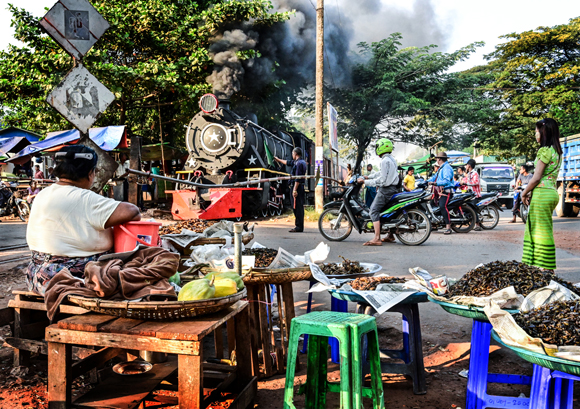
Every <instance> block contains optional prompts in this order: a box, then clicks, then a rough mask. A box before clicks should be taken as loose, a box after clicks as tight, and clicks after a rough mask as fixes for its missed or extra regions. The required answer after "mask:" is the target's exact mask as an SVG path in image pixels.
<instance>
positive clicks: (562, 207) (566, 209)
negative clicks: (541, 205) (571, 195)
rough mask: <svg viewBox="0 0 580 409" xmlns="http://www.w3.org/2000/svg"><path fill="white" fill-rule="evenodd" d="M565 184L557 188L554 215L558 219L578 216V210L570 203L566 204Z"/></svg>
mask: <svg viewBox="0 0 580 409" xmlns="http://www.w3.org/2000/svg"><path fill="white" fill-rule="evenodd" d="M565 185H566V184H565V183H560V186H558V197H559V199H558V205H557V206H556V214H557V215H558V217H576V216H578V210H580V208H579V207H578V206H574V204H572V203H566V201H565V200H566V192H565V191H564V189H565V187H566V186H565Z"/></svg>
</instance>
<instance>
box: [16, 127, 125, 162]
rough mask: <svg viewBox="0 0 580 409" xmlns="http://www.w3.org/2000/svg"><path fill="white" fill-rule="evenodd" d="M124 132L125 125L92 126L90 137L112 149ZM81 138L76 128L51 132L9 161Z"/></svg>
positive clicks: (101, 145) (106, 149)
mask: <svg viewBox="0 0 580 409" xmlns="http://www.w3.org/2000/svg"><path fill="white" fill-rule="evenodd" d="M124 132H125V125H120V126H106V127H103V128H91V129H89V137H90V138H91V139H92V140H93V142H95V143H96V144H97V145H99V147H100V148H101V149H103V150H104V151H112V150H113V149H115V148H116V147H117V146H118V145H119V143H120V142H121V140H122V138H123V133H124ZM79 138H80V134H79V131H78V130H76V129H72V130H70V131H58V132H50V133H49V134H48V135H47V137H46V139H45V140H44V141H42V142H37V143H35V144H32V145H30V146H27V147H26V148H24V149H22V150H21V151H20V152H18V153H17V154H16V155H15V156H13V157H12V158H10V159H9V160H8V162H12V161H15V160H17V159H21V158H22V157H24V156H28V155H34V154H35V153H38V152H41V151H44V150H46V149H51V148H55V147H57V146H59V145H64V144H65V143H71V142H74V141H76V140H78V139H79Z"/></svg>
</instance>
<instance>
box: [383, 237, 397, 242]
mask: <svg viewBox="0 0 580 409" xmlns="http://www.w3.org/2000/svg"><path fill="white" fill-rule="evenodd" d="M381 241H382V242H383V243H394V242H395V238H394V237H391V238H388V237H385V238H384V239H381Z"/></svg>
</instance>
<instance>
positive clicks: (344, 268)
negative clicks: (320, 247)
mask: <svg viewBox="0 0 580 409" xmlns="http://www.w3.org/2000/svg"><path fill="white" fill-rule="evenodd" d="M339 257H340V258H341V259H342V260H343V262H342V263H324V264H322V265H321V266H320V268H321V270H322V272H323V273H324V274H326V275H329V276H339V275H351V274H364V273H366V272H367V271H366V270H365V269H364V268H363V267H362V266H361V265H360V262H358V261H352V260H349V259H347V258H344V257H342V256H339Z"/></svg>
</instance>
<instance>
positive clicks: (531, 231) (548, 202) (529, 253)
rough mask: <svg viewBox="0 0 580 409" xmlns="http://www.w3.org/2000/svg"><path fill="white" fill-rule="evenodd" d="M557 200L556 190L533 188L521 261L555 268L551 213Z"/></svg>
mask: <svg viewBox="0 0 580 409" xmlns="http://www.w3.org/2000/svg"><path fill="white" fill-rule="evenodd" d="M558 200H559V198H558V192H557V191H556V190H554V189H547V188H536V189H534V190H533V194H532V200H531V203H530V209H529V213H528V221H527V222H526V232H525V234H524V254H523V256H522V262H523V263H526V264H529V265H532V266H536V267H540V268H545V269H548V270H555V269H556V246H555V244H554V232H553V227H552V213H553V212H554V209H555V208H556V205H557V204H558Z"/></svg>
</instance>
